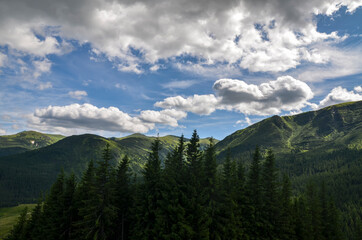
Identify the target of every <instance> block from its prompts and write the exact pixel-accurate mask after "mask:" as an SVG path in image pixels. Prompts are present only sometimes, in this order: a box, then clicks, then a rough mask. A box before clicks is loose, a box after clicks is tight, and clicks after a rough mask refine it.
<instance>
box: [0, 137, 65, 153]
mask: <svg viewBox="0 0 362 240" xmlns="http://www.w3.org/2000/svg"><path fill="white" fill-rule="evenodd" d="M63 138H64V136H61V135H52V134H43V133H39V132H35V131H24V132H20V133H17V134H14V135H7V136H0V156H6V155H11V154H16V153H22V152H25V151H29V150H34V149H38V148H42V147H46V146H49V145H51V144H53V143H56V142H57V141H59V140H61V139H63Z"/></svg>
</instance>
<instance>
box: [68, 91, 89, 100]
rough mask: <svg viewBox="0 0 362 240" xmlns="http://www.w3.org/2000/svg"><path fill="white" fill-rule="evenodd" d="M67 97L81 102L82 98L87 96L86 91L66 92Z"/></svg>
mask: <svg viewBox="0 0 362 240" xmlns="http://www.w3.org/2000/svg"><path fill="white" fill-rule="evenodd" d="M68 95H69V96H70V97H71V98H75V99H78V100H81V99H82V98H84V97H86V96H88V94H87V92H86V91H79V90H77V91H70V92H68Z"/></svg>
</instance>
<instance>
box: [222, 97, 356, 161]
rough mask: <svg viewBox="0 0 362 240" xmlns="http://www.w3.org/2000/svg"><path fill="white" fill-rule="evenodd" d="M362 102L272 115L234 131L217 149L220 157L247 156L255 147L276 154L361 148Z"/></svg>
mask: <svg viewBox="0 0 362 240" xmlns="http://www.w3.org/2000/svg"><path fill="white" fill-rule="evenodd" d="M361 116H362V101H359V102H352V103H344V104H338V105H334V106H330V107H327V108H324V109H321V110H318V111H312V112H307V113H302V114H298V115H294V116H285V117H279V116H273V117H271V118H267V119H265V120H263V121H261V122H258V123H256V124H254V125H252V126H250V127H247V128H245V129H242V130H239V131H236V132H235V133H233V134H231V135H230V136H228V137H226V138H225V139H224V140H222V141H220V142H219V143H218V144H217V145H216V147H217V151H218V155H219V158H223V157H224V156H225V153H226V150H227V148H230V149H231V152H232V155H234V156H244V157H247V158H248V157H249V156H250V153H251V152H252V151H253V149H254V148H255V146H256V145H259V146H260V147H261V148H262V149H266V148H269V147H272V148H273V149H274V151H275V152H276V153H280V154H281V153H291V152H293V153H295V152H309V151H327V152H330V151H332V150H334V149H336V148H340V147H341V146H342V147H348V148H353V149H362V117H361Z"/></svg>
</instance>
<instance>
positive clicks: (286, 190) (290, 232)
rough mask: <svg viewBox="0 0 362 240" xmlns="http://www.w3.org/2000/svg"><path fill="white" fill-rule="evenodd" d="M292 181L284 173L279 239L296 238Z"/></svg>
mask: <svg viewBox="0 0 362 240" xmlns="http://www.w3.org/2000/svg"><path fill="white" fill-rule="evenodd" d="M291 191H292V190H291V183H290V180H289V177H288V176H287V175H286V174H284V175H283V180H282V189H281V192H280V197H279V199H280V204H279V207H280V215H279V219H278V226H279V232H278V235H279V239H294V237H295V232H294V225H293V209H292V202H291Z"/></svg>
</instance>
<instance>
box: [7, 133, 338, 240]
mask: <svg viewBox="0 0 362 240" xmlns="http://www.w3.org/2000/svg"><path fill="white" fill-rule="evenodd" d="M160 147H161V146H160V141H159V140H158V139H156V140H155V141H154V142H153V144H152V147H151V152H150V154H149V156H148V159H147V162H146V164H145V168H144V170H143V172H142V178H141V179H137V178H135V177H133V175H132V173H131V172H130V170H129V161H130V160H129V159H128V157H127V156H126V157H124V158H123V159H122V160H121V162H120V163H119V164H118V166H116V167H113V166H112V165H111V164H110V161H111V159H112V156H111V151H110V148H109V146H107V147H106V148H105V149H104V151H103V158H102V159H101V160H100V161H98V162H96V163H94V162H93V161H90V162H89V164H88V167H87V169H86V171H85V172H84V173H83V175H82V177H81V179H80V180H79V181H77V180H76V177H75V175H74V174H71V175H70V176H65V174H64V172H61V173H60V174H59V176H58V178H57V180H56V181H55V183H54V184H53V185H52V187H51V189H50V191H49V193H48V194H47V196H46V197H45V199H44V200H41V201H39V202H38V204H37V206H36V207H35V208H34V209H33V210H32V212H31V213H30V217H27V209H24V211H23V213H22V214H21V216H20V217H19V220H18V222H17V224H16V225H15V226H14V228H13V230H12V231H11V233H10V234H9V236H8V237H7V238H6V239H7V240H13V239H17V240H23V239H34V240H35V239H42V240H44V239H84V240H85V239H122V240H125V239H137V240H160V239H165V240H166V239H169V240H178V239H180V240H183V239H192V240H208V239H210V240H221V239H225V240H233V239H235V240H239V239H240V240H241V239H249V240H257V239H292V240H294V239H295V240H309V239H311V240H312V239H313V240H314V239H315V240H317V239H318V240H323V239H326V240H327V239H328V240H333V239H336V240H337V239H338V240H340V239H344V236H343V234H342V232H341V230H340V229H341V223H340V220H339V212H338V210H337V208H336V207H335V205H334V203H333V201H331V199H329V198H328V196H327V191H326V187H325V184H323V183H322V184H320V185H319V186H316V185H315V184H313V183H310V184H308V185H307V187H306V190H305V191H304V193H303V194H300V195H298V196H293V195H292V190H291V183H290V180H289V178H288V176H286V175H283V176H280V173H279V172H278V170H277V168H276V167H275V157H274V154H273V152H272V150H268V151H267V153H266V156H265V158H263V157H262V156H261V153H260V151H259V148H258V147H256V149H255V152H254V154H253V159H252V162H251V164H250V166H248V169H246V166H244V164H243V162H242V161H241V160H235V159H231V156H230V151H229V153H228V154H227V156H226V158H225V161H224V164H223V166H218V165H217V162H216V157H215V146H214V143H213V140H212V139H210V143H209V146H208V147H207V148H206V150H205V151H200V144H199V136H198V134H197V132H196V130H195V131H194V132H193V135H192V138H191V139H190V141H189V142H188V143H186V142H185V139H184V137H183V136H181V138H180V140H179V143H178V145H177V146H176V147H175V148H174V150H173V151H172V152H171V153H169V154H168V156H167V158H166V160H165V161H164V162H162V161H161V159H160V157H159V151H160Z"/></svg>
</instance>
